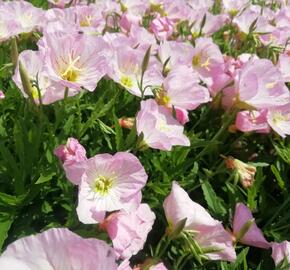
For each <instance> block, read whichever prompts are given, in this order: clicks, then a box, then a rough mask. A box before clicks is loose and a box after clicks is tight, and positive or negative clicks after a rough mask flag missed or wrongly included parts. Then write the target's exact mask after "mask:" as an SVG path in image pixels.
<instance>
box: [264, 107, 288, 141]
mask: <svg viewBox="0 0 290 270" xmlns="http://www.w3.org/2000/svg"><path fill="white" fill-rule="evenodd" d="M267 121H268V124H269V125H270V127H271V128H272V129H273V130H274V131H275V132H276V133H277V134H279V135H280V136H281V137H282V138H285V137H286V136H287V135H290V103H288V104H286V105H284V106H281V107H277V108H274V109H273V110H270V111H269V113H268V115H267Z"/></svg>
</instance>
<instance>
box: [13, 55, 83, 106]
mask: <svg viewBox="0 0 290 270" xmlns="http://www.w3.org/2000/svg"><path fill="white" fill-rule="evenodd" d="M18 60H19V61H18V63H17V66H16V69H15V74H14V76H13V77H12V79H13V81H14V82H15V84H16V85H17V86H18V88H19V89H20V91H21V93H22V94H23V96H24V97H25V98H28V94H27V93H26V92H25V89H24V87H23V85H22V81H21V77H20V71H19V62H21V64H22V65H23V67H24V68H25V71H26V73H27V75H28V76H29V79H30V82H31V86H32V88H31V93H30V94H31V97H32V98H33V99H34V101H35V103H36V104H38V103H39V99H40V98H41V101H42V103H43V104H50V103H53V102H55V101H57V100H61V99H63V98H64V95H65V87H64V86H63V85H61V84H59V83H56V82H54V81H52V80H50V78H49V77H48V76H47V74H46V72H45V71H44V56H43V55H42V53H41V52H39V51H31V50H26V51H23V52H21V53H20V54H19V58H18ZM75 94H77V91H74V90H72V89H69V91H68V96H73V95H75Z"/></svg>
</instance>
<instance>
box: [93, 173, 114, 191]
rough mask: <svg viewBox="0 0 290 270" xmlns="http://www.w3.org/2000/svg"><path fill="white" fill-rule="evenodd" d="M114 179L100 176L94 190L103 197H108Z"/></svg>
mask: <svg viewBox="0 0 290 270" xmlns="http://www.w3.org/2000/svg"><path fill="white" fill-rule="evenodd" d="M113 181H114V178H112V177H106V176H102V175H100V176H98V177H97V178H96V179H95V181H94V184H93V190H94V192H96V193H99V194H101V195H107V194H108V193H109V191H110V189H111V187H112V186H113Z"/></svg>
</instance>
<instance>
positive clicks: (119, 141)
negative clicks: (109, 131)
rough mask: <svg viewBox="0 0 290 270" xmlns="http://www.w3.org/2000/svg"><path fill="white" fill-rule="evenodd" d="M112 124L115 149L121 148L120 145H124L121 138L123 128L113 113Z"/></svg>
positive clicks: (119, 149)
mask: <svg viewBox="0 0 290 270" xmlns="http://www.w3.org/2000/svg"><path fill="white" fill-rule="evenodd" d="M114 125H115V132H116V136H115V141H116V149H117V151H121V150H123V148H122V146H123V145H124V140H123V130H122V128H121V126H120V124H119V120H118V118H117V116H116V115H115V114H114Z"/></svg>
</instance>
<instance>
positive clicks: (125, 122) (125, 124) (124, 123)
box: [119, 117, 135, 129]
mask: <svg viewBox="0 0 290 270" xmlns="http://www.w3.org/2000/svg"><path fill="white" fill-rule="evenodd" d="M134 123H135V118H134V117H123V118H120V119H119V125H120V126H121V127H122V128H127V129H131V128H132V127H133V126H134Z"/></svg>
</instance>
